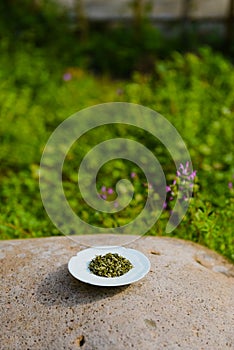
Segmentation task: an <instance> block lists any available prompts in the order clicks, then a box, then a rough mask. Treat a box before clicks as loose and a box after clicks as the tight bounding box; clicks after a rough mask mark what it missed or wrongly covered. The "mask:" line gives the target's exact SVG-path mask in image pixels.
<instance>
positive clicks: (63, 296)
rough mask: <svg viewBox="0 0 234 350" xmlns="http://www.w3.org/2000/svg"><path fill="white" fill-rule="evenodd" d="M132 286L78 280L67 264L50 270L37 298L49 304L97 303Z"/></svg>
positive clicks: (39, 287)
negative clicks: (98, 285) (105, 285)
mask: <svg viewBox="0 0 234 350" xmlns="http://www.w3.org/2000/svg"><path fill="white" fill-rule="evenodd" d="M129 287H130V286H129V285H128V286H122V287H97V286H92V285H89V284H86V283H83V282H80V281H78V280H76V279H75V278H74V277H72V276H71V275H70V273H69V271H68V269H67V264H64V265H62V266H60V267H59V268H57V269H56V270H55V271H53V272H50V273H49V274H48V275H47V276H46V277H45V278H44V280H43V281H42V282H41V283H40V284H39V285H38V287H37V292H36V293H37V298H38V301H39V302H40V303H42V304H43V305H47V306H52V305H62V306H73V305H78V304H90V303H95V302H97V301H98V300H102V299H106V298H109V297H112V296H114V295H115V294H118V293H122V292H124V291H125V290H126V289H127V288H129Z"/></svg>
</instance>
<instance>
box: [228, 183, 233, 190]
mask: <svg viewBox="0 0 234 350" xmlns="http://www.w3.org/2000/svg"><path fill="white" fill-rule="evenodd" d="M228 188H230V190H231V189H232V188H233V183H232V182H229V183H228Z"/></svg>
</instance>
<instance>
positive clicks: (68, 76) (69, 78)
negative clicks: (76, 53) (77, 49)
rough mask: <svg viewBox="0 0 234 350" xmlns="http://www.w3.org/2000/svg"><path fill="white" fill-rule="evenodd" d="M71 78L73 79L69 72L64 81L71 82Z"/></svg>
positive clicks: (64, 76)
mask: <svg viewBox="0 0 234 350" xmlns="http://www.w3.org/2000/svg"><path fill="white" fill-rule="evenodd" d="M71 78H72V75H71V73H69V72H67V73H64V74H63V80H64V81H69V80H71Z"/></svg>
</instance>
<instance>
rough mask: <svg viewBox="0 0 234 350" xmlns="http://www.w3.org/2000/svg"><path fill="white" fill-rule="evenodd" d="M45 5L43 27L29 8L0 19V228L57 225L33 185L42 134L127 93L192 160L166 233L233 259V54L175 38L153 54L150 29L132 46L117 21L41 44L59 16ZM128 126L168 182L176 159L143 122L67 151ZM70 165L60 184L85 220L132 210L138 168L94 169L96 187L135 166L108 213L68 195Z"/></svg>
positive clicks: (140, 180) (17, 233) (136, 203)
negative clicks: (129, 187)
mask: <svg viewBox="0 0 234 350" xmlns="http://www.w3.org/2000/svg"><path fill="white" fill-rule="evenodd" d="M28 6H29V2H28ZM18 11H20V9H18ZM32 11H33V10H32ZM50 11H51V10H48V12H46V14H44V17H43V18H44V19H43V20H44V22H45V23H46V25H45V26H44V28H43V29H41V27H40V26H39V23H40V21H41V20H42V19H40V21H39V22H38V24H37V26H35V28H34V29H33V30H31V31H30V30H29V28H31V27H33V24H35V17H33V16H31V20H30V21H29V18H28V21H29V22H26V23H25V21H26V20H25V18H24V16H23V17H22V20H21V22H14V21H13V20H12V22H10V24H9V28H8V26H7V25H5V26H4V23H3V22H1V25H2V28H3V29H4V31H5V33H6V34H7V35H5V36H4V37H3V35H2V37H1V42H0V140H1V146H0V147H1V151H0V181H1V187H0V198H1V213H0V233H1V238H2V239H10V238H27V237H43V236H50V235H59V234H60V232H59V231H58V230H57V229H56V228H55V227H54V226H53V224H52V223H51V222H50V220H49V218H48V217H47V215H46V213H45V210H44V208H43V206H42V203H41V199H40V193H39V185H38V172H39V163H40V158H41V154H42V151H43V148H44V146H45V143H46V141H47V139H48V137H49V136H50V134H51V133H52V131H53V130H54V129H55V128H56V127H57V126H58V125H59V124H60V123H61V122H62V121H63V120H64V119H66V118H67V117H69V116H70V115H71V114H73V113H75V112H77V111H79V110H81V109H83V108H85V107H89V106H93V105H95V104H99V103H103V102H113V101H126V102H133V103H138V104H142V105H145V106H147V107H150V108H152V109H154V110H156V111H157V112H159V113H161V114H162V115H164V116H165V117H166V118H167V119H168V120H169V121H170V122H171V123H172V124H173V125H174V126H175V127H176V129H177V130H178V132H179V133H180V135H181V136H182V138H183V139H184V141H185V142H186V145H187V147H188V149H189V152H190V154H191V157H192V161H193V167H194V169H197V174H198V176H197V179H196V182H197V189H198V190H197V191H196V193H195V195H194V198H193V199H192V202H191V205H190V208H189V211H188V213H187V214H186V217H185V218H184V219H183V221H182V223H181V224H180V226H179V227H178V228H177V229H176V230H175V231H174V232H173V233H172V234H171V235H172V236H174V237H180V238H183V239H189V240H192V241H195V242H199V243H201V244H204V245H206V246H208V247H210V248H211V249H214V250H216V251H218V252H220V253H221V254H223V255H224V256H226V257H227V258H229V259H230V260H232V261H234V234H233V227H234V225H233V206H234V204H233V203H234V200H233V191H234V190H233V188H232V186H233V185H232V184H233V182H234V167H233V116H234V99H233V96H234V70H233V64H232V63H231V62H230V60H229V59H228V58H226V57H224V55H223V54H222V53H217V52H215V51H214V50H212V49H211V48H209V47H202V48H200V49H197V50H196V52H194V53H192V52H187V53H185V52H183V53H182V52H179V51H178V50H175V48H176V46H172V48H168V47H167V46H166V45H165V47H164V48H165V50H164V53H166V54H165V57H164V58H162V57H160V56H162V55H160V54H157V52H158V51H160V45H159V41H157V45H156V44H155V45H153V46H152V43H153V42H155V35H158V34H157V32H155V31H153V32H152V31H151V30H150V31H147V32H146V34H143V35H146V37H147V38H148V41H147V42H145V43H144V45H148V46H147V47H146V46H144V45H143V44H142V46H141V47H138V46H137V45H135V46H132V47H131V46H130V45H128V44H129V40H131V38H130V37H125V39H126V42H125V41H124V42H123V44H124V45H122V46H121V47H120V49H119V51H118V47H119V46H118V45H119V40H120V38H121V35H120V33H121V31H120V32H116V34H115V35H116V36H117V39H116V40H115V41H114V42H112V41H111V38H110V37H108V36H107V35H106V34H105V35H104V36H103V40H102V41H101V40H100V36H97V37H96V38H95V35H94V36H93V37H92V40H90V41H87V42H85V43H84V44H82V45H83V46H82V45H80V46H79V45H77V46H79V47H78V48H75V49H74V46H75V45H76V40H77V38H75V37H73V36H72V35H71V36H70V37H69V38H68V39H67V42H66V36H67V32H66V30H65V29H64V31H63V33H62V32H61V37H60V39H59V42H58V43H57V44H56V43H54V44H52V40H53V35H52V34H51V33H49V34H48V38H47V42H46V43H45V45H44V44H42V41H43V38H44V36H45V31H48V30H49V27H48V25H49V23H50V25H51V26H52V24H53V21H55V20H56V21H57V19H58V18H59V17H56V16H62V15H61V14H58V15H56V16H55V17H53V19H51V15H50V14H51V12H50ZM14 16H16V14H12V17H11V18H13V19H14ZM16 17H17V16H16ZM56 21H55V22H56ZM36 23H37V22H36ZM56 23H57V22H56ZM6 28H8V29H9V31H7V29H6ZM22 28H23V29H22ZM24 28H25V29H24ZM62 28H63V27H62ZM64 28H65V27H64ZM61 30H62V29H61ZM150 33H151V34H150ZM26 34H27V35H26ZM59 34H60V32H59ZM17 35H18V37H19V40H18V41H17V40H16V38H17ZM128 35H131V33H130V34H128ZM150 35H152V36H151V37H150ZM78 42H79V41H78ZM14 44H15V45H14ZM158 45H159V46H158ZM156 46H157V48H156ZM97 47H99V50H98V52H96V51H95V49H96V48H97ZM161 47H162V46H161ZM61 48H63V51H61ZM65 48H66V49H65ZM102 48H105V49H104V50H102ZM147 48H148V49H147ZM172 49H173V50H172ZM144 50H145V51H144ZM151 50H152V51H151ZM155 50H156V51H155ZM59 52H61V57H60V56H59ZM115 52H116V57H114V53H115ZM142 52H145V54H144V55H142ZM152 52H155V55H154V56H152V55H151V54H152ZM162 52H163V51H162ZM162 52H161V54H162ZM107 53H108V54H107ZM92 54H93V55H94V57H93V60H92V61H90V57H91V56H92ZM144 59H146V60H145V61H144ZM95 60H96V62H95ZM131 60H132V61H131ZM95 64H96V65H95ZM142 64H143V69H142ZM148 65H149V66H148ZM148 68H149V69H148ZM95 72H96V73H97V72H98V74H95ZM110 72H111V73H113V74H111V76H112V78H110ZM101 73H102V74H101ZM113 76H115V79H113ZM123 76H125V78H123ZM126 77H128V78H126ZM130 133H131V135H132V137H133V138H134V139H136V140H139V141H140V142H142V143H143V144H145V145H146V146H147V148H149V149H150V150H152V151H153V152H155V153H156V154H157V157H158V159H159V161H160V163H161V165H162V167H163V170H164V171H165V173H166V176H167V181H168V183H171V182H172V181H173V179H174V178H175V170H176V169H175V167H174V165H173V161H172V160H171V159H170V156H169V155H168V153H167V152H166V150H165V149H164V148H163V147H162V145H160V144H159V143H158V142H156V141H155V140H154V139H153V138H151V137H150V136H149V135H147V137H146V135H144V134H143V133H142V131H140V130H137V129H134V128H132V129H131V128H130V127H125V128H119V127H118V126H115V127H113V128H111V130H110V128H105V127H103V129H102V130H98V131H97V132H96V133H95V132H94V133H90V134H88V135H85V136H84V137H83V139H82V145H81V151H82V152H80V149H79V152H78V151H77V150H76V148H75V147H74V149H72V150H71V152H70V154H69V157H70V160H72V159H78V158H81V156H82V155H83V154H85V153H86V152H87V150H89V149H90V147H92V145H95V144H97V143H98V142H100V141H102V140H103V139H108V138H111V137H115V136H118V137H127V136H128V135H129V134H130ZM75 165H76V164H74V163H73V162H72V161H69V162H67V163H65V166H64V188H65V192H66V196H67V198H68V200H69V203H70V204H71V206H72V207H73V208H74V210H75V211H76V212H77V214H78V215H79V216H81V218H83V219H84V220H86V221H87V222H89V223H90V224H94V225H95V224H96V225H104V226H106V227H112V226H113V227H114V226H118V225H123V224H125V223H127V222H128V221H129V218H134V217H135V216H136V215H137V214H138V213H139V211H140V210H141V208H142V206H143V204H144V201H145V198H146V195H147V191H146V187H145V185H144V182H145V178H144V175H143V174H141V172H140V170H139V169H138V168H137V167H135V166H134V165H133V164H130V163H128V162H127V163H124V162H123V161H120V160H118V161H116V162H114V163H113V162H112V163H109V164H106V165H105V166H104V167H103V168H102V169H101V171H100V175H99V177H98V185H97V186H98V188H99V189H100V188H101V186H103V185H105V186H109V187H114V186H115V183H116V182H117V180H118V179H120V178H130V174H131V172H133V171H134V172H136V174H137V176H136V178H135V179H134V181H132V182H133V184H134V186H135V191H136V194H135V196H134V198H133V201H132V203H131V205H130V207H129V208H127V209H126V210H125V211H124V212H122V213H121V214H118V215H112V216H108V215H107V214H103V215H101V214H100V213H97V212H95V211H94V210H91V209H90V208H89V207H88V206H86V205H85V203H84V202H83V201H82V198H81V197H80V196H79V195H78V196H77V195H76V197H75V196H74V193H76V194H77V188H76V187H77V186H76V167H75ZM110 174H112V176H110ZM169 211H170V208H168V209H167V210H165V211H164V212H163V214H162V216H161V217H160V219H159V221H158V222H157V224H156V225H155V226H154V227H153V228H152V229H151V230H150V232H148V234H152V235H165V225H166V223H167V221H168V218H169V214H170V213H169Z"/></svg>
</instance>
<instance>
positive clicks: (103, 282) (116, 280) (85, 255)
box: [68, 246, 150, 287]
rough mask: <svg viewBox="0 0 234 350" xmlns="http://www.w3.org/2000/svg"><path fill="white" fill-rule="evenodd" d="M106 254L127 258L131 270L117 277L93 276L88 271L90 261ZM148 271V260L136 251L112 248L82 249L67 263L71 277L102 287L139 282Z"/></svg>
mask: <svg viewBox="0 0 234 350" xmlns="http://www.w3.org/2000/svg"><path fill="white" fill-rule="evenodd" d="M107 253H117V254H119V255H121V256H123V257H124V258H127V259H128V260H129V261H130V262H131V263H132V265H133V268H132V269H131V270H130V271H128V272H127V273H125V274H124V275H122V276H119V277H100V276H96V275H94V274H93V273H92V272H91V271H90V270H89V263H90V261H91V260H92V259H93V258H95V256H96V255H105V254H107ZM149 269H150V261H149V259H148V258H147V257H146V256H145V255H144V254H142V253H141V252H139V251H138V250H135V249H130V248H124V247H112V246H104V247H93V248H88V249H84V250H82V251H80V252H79V253H77V255H76V256H73V257H72V258H71V259H70V261H69V263H68V270H69V272H70V273H71V274H72V276H73V277H75V278H77V279H78V280H80V281H82V282H85V283H89V284H93V285H96V286H104V287H108V286H109V287H112V286H123V285H126V284H130V283H133V282H136V281H139V280H140V279H141V278H143V277H144V276H145V275H146V274H147V273H148V272H149Z"/></svg>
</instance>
